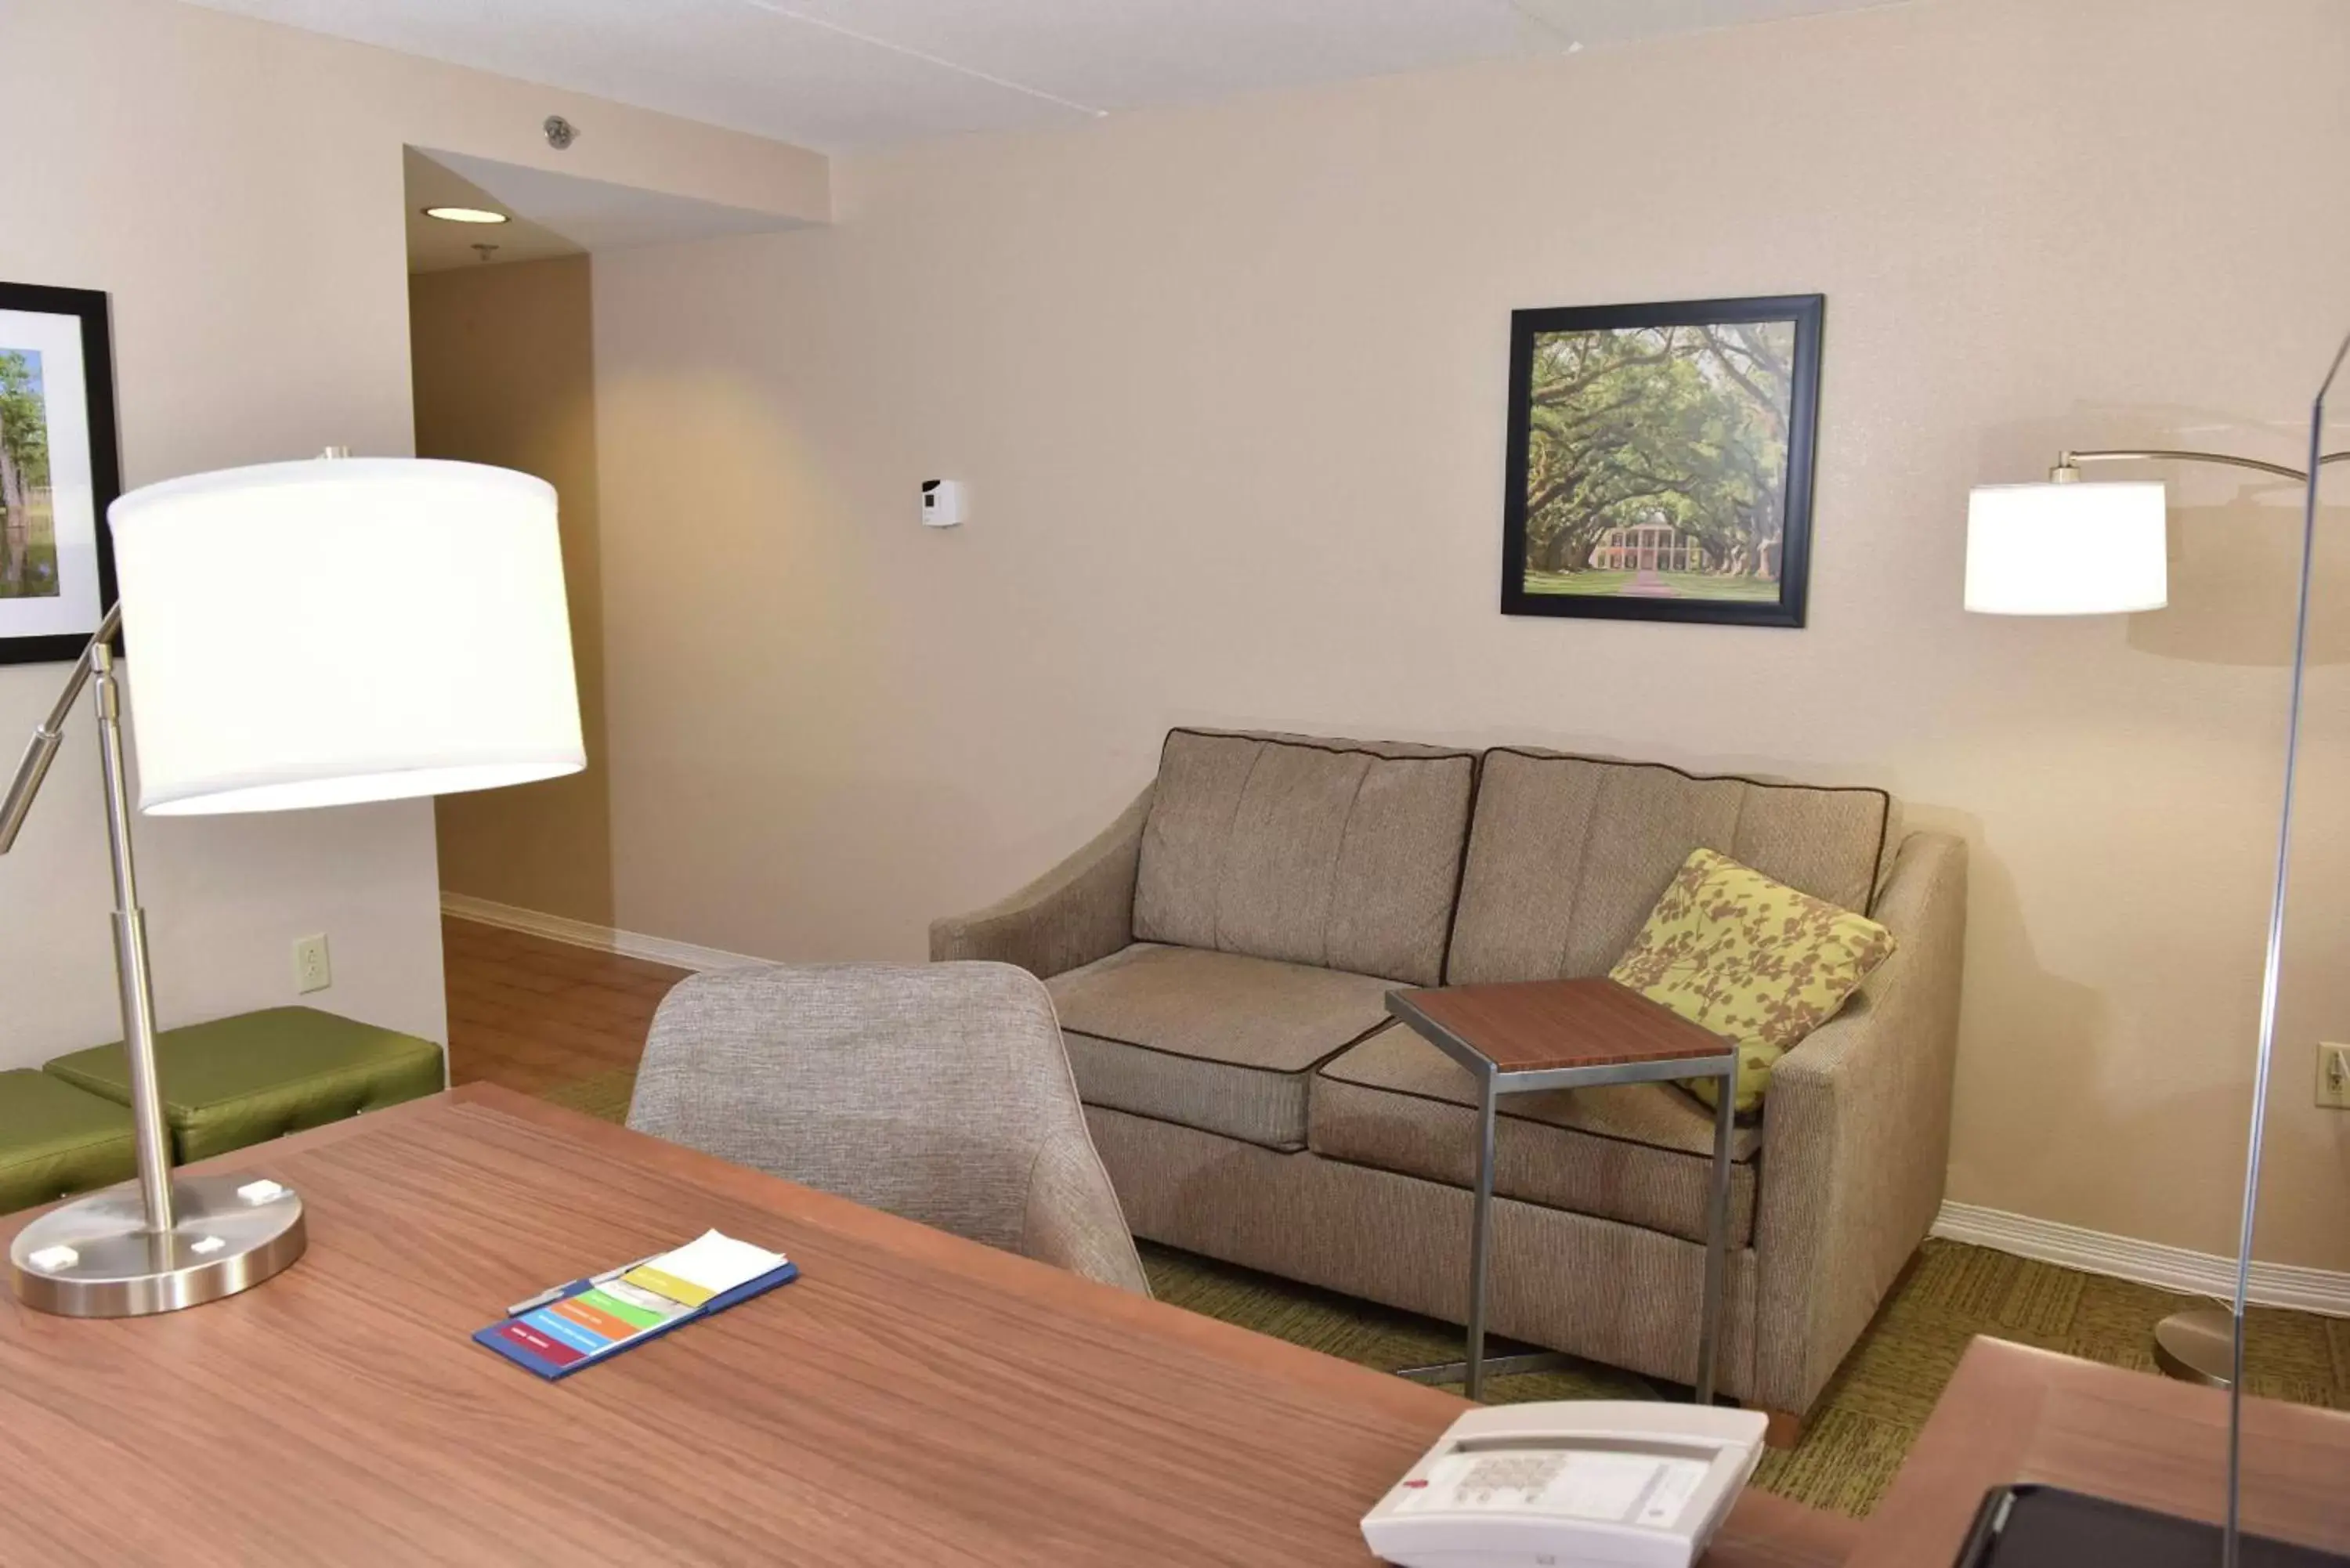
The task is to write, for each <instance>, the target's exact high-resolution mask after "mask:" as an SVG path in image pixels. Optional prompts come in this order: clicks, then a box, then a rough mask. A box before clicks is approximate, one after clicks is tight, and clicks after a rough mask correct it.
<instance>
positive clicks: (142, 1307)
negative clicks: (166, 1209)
mask: <svg viewBox="0 0 2350 1568" xmlns="http://www.w3.org/2000/svg"><path fill="white" fill-rule="evenodd" d="M172 1207H173V1208H174V1209H175V1210H177V1218H178V1220H179V1223H178V1225H177V1227H176V1228H174V1229H173V1230H172V1231H168V1232H164V1233H161V1234H157V1233H152V1232H150V1231H148V1229H147V1211H146V1206H145V1205H144V1203H142V1202H141V1201H140V1196H139V1187H138V1184H137V1183H136V1182H130V1183H126V1184H125V1185H123V1186H120V1187H112V1188H109V1189H106V1190H105V1191H103V1192H96V1193H92V1194H91V1195H90V1196H88V1197H87V1198H82V1199H76V1200H75V1201H73V1202H71V1203H67V1204H63V1205H61V1206H59V1207H58V1208H56V1209H53V1210H50V1211H49V1212H48V1213H47V1214H44V1215H42V1216H41V1217H40V1218H39V1219H37V1220H34V1221H33V1222H32V1223H31V1224H29V1225H27V1226H26V1227H25V1228H24V1230H22V1231H19V1232H17V1234H16V1239H15V1241H12V1242H11V1243H10V1244H9V1247H8V1284H9V1288H10V1289H12V1290H14V1291H15V1292H16V1299H17V1300H19V1301H21V1302H23V1303H25V1304H26V1306H29V1307H35V1308H37V1309H39V1310H40V1311H42V1312H49V1313H57V1314H60V1315H62V1316H65V1317H146V1316H148V1315H150V1314H154V1313H163V1312H177V1311H178V1310H179V1309H181V1308H182V1307H192V1306H198V1305H201V1304H202V1303H205V1302H211V1301H218V1300H220V1299H221V1297H223V1296H233V1295H234V1294H236V1293H238V1292H239V1291H243V1290H249V1289H251V1288H252V1287H253V1286H255V1285H257V1284H259V1283H260V1282H262V1281H264V1280H265V1279H268V1278H269V1277H270V1276H271V1275H273V1274H276V1273H278V1272H281V1271H283V1270H284V1269H285V1268H286V1267H287V1266H288V1265H289V1264H291V1263H292V1262H294V1261H295V1260H296V1258H299V1257H300V1256H301V1255H302V1250H303V1248H304V1247H305V1246H307V1244H308V1241H309V1235H308V1232H307V1231H306V1230H305V1228H304V1226H303V1223H302V1199H300V1197H298V1196H297V1195H296V1193H295V1191H294V1189H292V1188H290V1187H281V1186H278V1185H277V1184H276V1183H275V1182H268V1181H264V1180H263V1179H261V1178H258V1177H255V1176H190V1177H182V1178H179V1179H176V1180H174V1181H173V1182H172Z"/></svg>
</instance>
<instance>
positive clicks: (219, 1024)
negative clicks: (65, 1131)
mask: <svg viewBox="0 0 2350 1568" xmlns="http://www.w3.org/2000/svg"><path fill="white" fill-rule="evenodd" d="M43 1071H45V1072H47V1074H49V1075H51V1076H52V1077H54V1078H57V1079H58V1080H60V1081H62V1082H64V1083H67V1084H70V1085H73V1086H74V1087H76V1088H78V1089H86V1090H88V1092H89V1093H91V1094H93V1095H97V1096H102V1097H103V1098H106V1099H109V1100H112V1101H113V1102H115V1104H116V1105H118V1106H128V1105H129V1104H130V1075H129V1072H128V1071H127V1069H126V1067H125V1064H124V1062H123V1055H122V1045H121V1044H120V1042H119V1041H118V1042H117V1043H116V1044H112V1045H99V1046H96V1047H93V1048H92V1049H90V1050H88V1051H77V1052H75V1053H74V1054H71V1055H69V1056H60V1057H58V1058H57V1060H56V1061H54V1062H51V1063H50V1064H48V1065H47V1067H46V1068H44V1069H43ZM155 1071H156V1076H157V1077H158V1078H160V1079H161V1082H162V1087H163V1113H164V1117H165V1119H166V1120H168V1121H169V1122H170V1123H171V1124H172V1154H173V1157H174V1158H177V1159H180V1160H191V1159H203V1158H206V1157H207V1156H210V1155H215V1154H225V1153H227V1152H228V1151H229V1150H230V1149H234V1148H244V1147H246V1146H247V1145H250V1144H256V1143H263V1142H265V1141H267V1140H268V1139H270V1138H274V1137H284V1136H285V1135H286V1134H287V1133H290V1132H299V1131H301V1130H302V1129H303V1128H304V1127H323V1126H325V1125H326V1124H327V1123H328V1122H337V1121H340V1120H342V1119H343V1118H344V1117H345V1116H357V1115H359V1113H360V1112H361V1111H372V1110H377V1109H380V1107H382V1106H391V1105H397V1104H399V1103H400V1101H402V1100H412V1099H415V1098H416V1097H417V1096H420V1095H433V1094H438V1093H440V1091H441V1076H442V1075H441V1047H440V1046H438V1045H435V1044H432V1041H430V1040H420V1039H418V1038H417V1037H416V1036H414V1035H412V1034H402V1033H399V1032H397V1031H396V1030H390V1029H379V1028H377V1027H376V1026H375V1025H373V1024H371V1023H355V1022H353V1021H352V1020H350V1019H348V1018H338V1017H336V1016H335V1015H334V1014H333V1013H331V1012H319V1011H317V1009H316V1008H311V1007H273V1008H270V1009H268V1010H267V1011H265V1012H245V1013H240V1014H238V1015H237V1016H236V1017H234V1018H216V1019H214V1020H213V1021H212V1022H211V1023H192V1024H190V1025H188V1026H187V1027H186V1028H184V1029H166V1030H165V1031H163V1033H161V1034H160V1035H158V1036H157V1037H156V1041H155Z"/></svg>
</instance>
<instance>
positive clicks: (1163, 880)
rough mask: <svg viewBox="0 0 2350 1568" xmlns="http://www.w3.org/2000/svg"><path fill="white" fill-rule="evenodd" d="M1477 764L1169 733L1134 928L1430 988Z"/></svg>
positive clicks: (1292, 739) (1426, 751)
mask: <svg viewBox="0 0 2350 1568" xmlns="http://www.w3.org/2000/svg"><path fill="white" fill-rule="evenodd" d="M1476 772H1477V759H1476V757H1475V755H1474V754H1473V753H1468V752H1447V751H1439V750H1436V749H1434V748H1431V747H1426V746H1411V745H1402V744H1389V743H1384V742H1360V741H1318V740H1312V739H1308V738H1304V737H1298V736H1282V735H1244V734H1229V733H1224V732H1213V731H1205V730H1176V731H1173V732H1170V733H1169V735H1168V737H1167V744H1166V748H1165V750H1164V751H1163V752H1162V753H1161V754H1160V757H1159V783H1158V785H1157V788H1156V791H1155V793H1154V794H1153V796H1152V800H1151V805H1150V817H1149V822H1148V823H1146V824H1145V825H1144V827H1143V833H1142V854H1141V861H1140V865H1139V869H1138V872H1137V876H1136V881H1135V891H1134V935H1135V938H1136V940H1139V941H1146V942H1170V943H1174V944H1177V945H1180V946H1182V947H1191V948H1211V949H1214V950H1217V951H1219V952H1228V953H1245V954H1248V955H1249V956H1251V957H1254V958H1263V959H1277V960H1280V961H1284V962H1288V963H1301V964H1314V965H1317V966H1320V967H1323V968H1327V969H1336V970H1347V971H1353V972H1355V973H1357V974H1375V975H1385V976H1387V977H1388V978H1389V979H1392V980H1399V981H1409V982H1410V983H1412V984H1416V985H1433V984H1435V983H1437V981H1438V978H1439V976H1440V974H1441V972H1442V970H1443V967H1444V944H1445V940H1446V937H1447V935H1448V933H1449V932H1450V930H1451V920H1452V898H1453V894H1454V892H1455V890H1456V889H1457V888H1459V886H1460V880H1461V849H1462V845H1463V842H1464V840H1465V838H1466V836H1467V834H1468V828H1469V802H1470V796H1471V793H1472V790H1473V787H1474V784H1475V781H1476ZM1609 956H1610V957H1613V956H1614V955H1613V954H1611V955H1609Z"/></svg>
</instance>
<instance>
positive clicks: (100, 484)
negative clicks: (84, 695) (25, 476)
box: [0, 283, 122, 664]
mask: <svg viewBox="0 0 2350 1568" xmlns="http://www.w3.org/2000/svg"><path fill="white" fill-rule="evenodd" d="M0 311H16V312H21V313H24V314H26V315H33V316H49V317H59V318H63V319H68V320H70V321H72V322H73V323H74V324H75V333H74V337H75V338H76V340H77V341H78V343H79V345H80V350H81V365H80V370H81V382H82V403H83V415H84V426H83V428H84V431H85V434H86V439H87V441H88V472H89V487H90V500H91V504H92V517H91V533H92V540H91V543H92V545H93V547H94V549H95V552H96V564H97V587H98V596H97V602H96V606H95V607H94V608H93V609H92V610H91V613H90V614H89V616H88V622H89V624H88V626H86V627H82V628H79V629H78V630H64V631H56V632H47V633H39V634H34V635H11V634H10V633H9V631H8V630H7V628H6V623H5V607H6V606H7V604H8V603H9V602H10V601H9V600H8V599H6V598H0V664H48V663H62V662H65V661H68V660H70V659H78V658H79V657H81V651H82V649H85V648H87V647H88V645H89V639H90V637H91V636H92V634H93V633H95V632H96V631H97V629H98V623H99V619H100V618H102V617H103V616H104V615H105V613H106V610H107V608H108V607H109V606H111V605H112V604H113V603H114V597H115V580H114V539H113V535H111V534H110V533H109V531H108V528H107V524H106V512H107V508H108V507H109V506H111V505H113V504H114V502H115V499H116V497H118V496H119V495H120V494H121V493H122V460H121V454H120V451H119V449H118V447H117V445H116V434H115V420H114V346H113V335H112V332H111V330H110V328H109V310H108V302H107V296H106V295H105V294H104V293H103V292H102V291H99V290H97V289H88V288H57V287H52V286H48V285H46V284H30V283H0ZM9 347H10V345H8V344H7V343H5V342H0V350H5V349H6V348H9ZM50 462H51V463H52V467H53V469H54V465H55V463H56V456H55V454H54V453H52V454H51V456H50ZM5 525H6V519H5V516H0V527H5ZM52 525H53V526H54V524H52ZM5 545H6V542H5V540H0V548H5Z"/></svg>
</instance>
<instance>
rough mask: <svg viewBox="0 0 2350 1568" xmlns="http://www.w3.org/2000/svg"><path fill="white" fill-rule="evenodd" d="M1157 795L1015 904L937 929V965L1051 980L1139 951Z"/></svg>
mask: <svg viewBox="0 0 2350 1568" xmlns="http://www.w3.org/2000/svg"><path fill="white" fill-rule="evenodd" d="M1154 787H1155V786H1154ZM1150 795H1151V792H1150V790H1148V789H1146V790H1144V791H1143V792H1142V794H1141V796H1140V797H1139V798H1138V799H1137V800H1136V801H1135V803H1134V804H1133V805H1129V806H1128V807H1127V808H1126V810H1125V811H1124V812H1122V813H1120V814H1119V815H1118V820H1117V821H1116V822H1113V823H1111V824H1110V825H1109V826H1107V827H1106V828H1104V829H1103V830H1102V831H1101V832H1100V833H1099V834H1097V835H1096V836H1095V837H1094V839H1093V842H1091V843H1090V844H1087V846H1085V847H1084V848H1082V849H1080V850H1078V851H1077V852H1076V854H1074V855H1072V856H1070V857H1068V858H1067V859H1066V860H1064V861H1062V862H1061V863H1060V864H1059V865H1058V866H1055V867H1053V868H1052V869H1051V870H1050V871H1047V872H1045V874H1044V875H1043V876H1042V877H1037V878H1036V880H1035V881H1034V882H1031V883H1029V884H1028V886H1026V887H1025V888H1021V889H1020V890H1019V891H1018V892H1016V893H1014V894H1013V895H1012V896H1011V897H1010V898H1003V899H1001V900H999V901H997V902H996V903H993V904H990V905H989V906H988V907H987V908H986V909H979V910H976V911H974V912H972V913H971V914H968V915H951V916H949V917H947V918H946V919H941V920H933V921H931V962H933V963H939V962H943V961H946V960H949V959H992V960H994V961H997V962H1000V963H1010V964H1017V965H1019V966H1020V967H1021V968H1022V969H1024V970H1026V971H1028V972H1029V973H1031V974H1033V975H1035V977H1036V978H1037V979H1039V980H1050V979H1051V978H1052V977H1053V976H1055V975H1056V974H1062V973H1065V972H1066V971H1069V970H1073V969H1076V968H1079V967H1080V966H1082V965H1085V964H1089V963H1091V962H1093V961H1095V960H1096V959H1104V958H1107V957H1108V956H1109V955H1110V954H1112V953H1114V952H1116V951H1118V950H1119V949H1120V948H1123V947H1126V946H1127V945H1128V944H1129V943H1131V942H1132V941H1133V940H1134V878H1135V872H1136V869H1137V867H1139V865H1140V864H1141V860H1142V825H1143V823H1144V822H1145V821H1146V820H1148V819H1149V815H1150Z"/></svg>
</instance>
